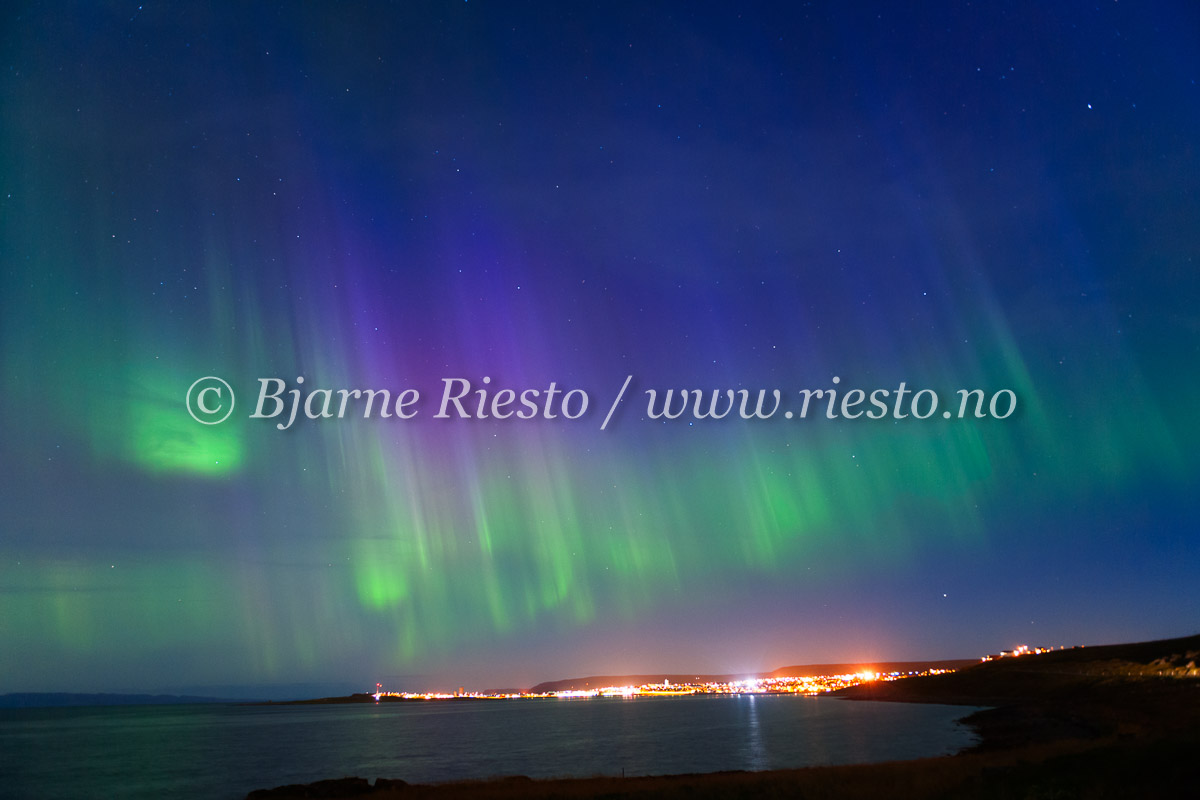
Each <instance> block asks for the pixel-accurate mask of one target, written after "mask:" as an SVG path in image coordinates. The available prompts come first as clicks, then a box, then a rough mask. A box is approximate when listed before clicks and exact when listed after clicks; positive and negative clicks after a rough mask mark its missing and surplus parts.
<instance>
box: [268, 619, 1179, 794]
mask: <svg viewBox="0 0 1200 800" xmlns="http://www.w3.org/2000/svg"><path fill="white" fill-rule="evenodd" d="M1198 665H1200V635H1197V636H1190V637H1187V638H1183V639H1168V640H1163V641H1157V642H1143V643H1139V644H1128V645H1111V646H1105V647H1087V648H1077V649H1074V650H1063V651H1055V652H1052V653H1044V654H1040V655H1026V656H1020V657H1017V658H1006V659H999V660H996V661H990V662H986V663H982V664H978V665H975V666H972V667H968V668H966V669H963V670H961V671H959V672H956V673H953V674H949V675H934V676H928V677H920V678H907V679H904V680H899V681H893V682H889V683H874V684H863V685H860V686H855V687H853V688H850V689H845V690H842V691H841V692H839V693H838V694H839V695H841V696H843V697H846V698H849V699H859V700H886V701H897V702H926V703H951V704H961V705H973V706H981V705H985V706H993V708H989V709H987V710H985V711H980V712H977V713H975V714H972V715H971V716H970V717H968V718H967V722H968V723H969V724H971V725H972V726H973V727H975V729H976V730H977V731H978V732H979V734H980V743H979V744H978V745H977V746H975V747H973V748H971V749H970V750H969V751H967V752H965V753H962V754H959V755H955V756H944V757H941V758H929V759H920V760H916V761H903V762H892V763H887V764H866V765H857V766H839V767H809V768H805V769H795V770H773V771H769V772H721V773H712V774H705V775H670V776H663V777H642V778H582V779H564V780H546V781H534V780H530V779H529V778H525V777H511V778H500V779H496V780H490V781H465V782H457V783H444V784H436V785H414V784H406V783H404V782H403V781H397V780H387V779H383V778H381V779H379V780H377V781H376V782H375V784H374V785H372V784H370V783H369V782H368V781H367V780H366V779H363V778H342V779H340V780H330V781H319V782H317V783H313V784H307V785H303V786H283V787H279V788H276V789H265V790H259V791H256V792H251V793H250V794H249V795H248V798H247V800H268V799H270V800H291V798H302V797H313V798H316V797H320V798H330V799H336V798H350V797H363V796H366V797H370V798H372V800H390V798H436V799H438V800H442V799H444V798H468V799H470V800H485V799H488V798H504V799H505V800H507V799H508V798H513V799H515V798H527V797H528V798H552V797H555V798H596V797H604V798H659V797H662V798H684V797H687V798H726V797H728V798H776V797H803V798H828V799H829V800H833V798H846V799H851V798H855V799H856V798H864V799H865V798H872V799H874V798H880V797H888V798H898V800H903V799H904V798H939V799H941V798H947V799H953V798H985V799H992V798H994V800H1002V799H1003V800H1007V798H1051V797H1054V798H1142V797H1167V796H1176V797H1190V796H1193V795H1194V792H1195V788H1196V786H1197V785H1200V760H1198V759H1196V758H1195V754H1196V753H1197V752H1200V668H1198Z"/></svg>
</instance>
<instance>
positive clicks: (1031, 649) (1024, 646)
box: [981, 644, 1073, 661]
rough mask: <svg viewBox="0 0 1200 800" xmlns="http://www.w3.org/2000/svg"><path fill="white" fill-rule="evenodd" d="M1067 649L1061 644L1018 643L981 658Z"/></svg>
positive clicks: (988, 658) (1015, 655) (996, 657)
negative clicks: (1015, 645) (1009, 648)
mask: <svg viewBox="0 0 1200 800" xmlns="http://www.w3.org/2000/svg"><path fill="white" fill-rule="evenodd" d="M1066 649H1067V647H1066V645H1059V646H1058V647H1030V646H1029V645H1027V644H1022V645H1018V646H1017V647H1015V648H1013V649H1012V650H1001V651H1000V652H999V653H996V654H994V655H987V656H984V657H983V658H982V659H981V660H982V661H995V660H996V659H998V658H1016V657H1017V656H1031V655H1035V654H1037V653H1050V652H1053V651H1055V650H1066ZM1072 649H1073V648H1072Z"/></svg>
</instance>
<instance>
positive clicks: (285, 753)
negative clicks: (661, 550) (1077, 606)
mask: <svg viewBox="0 0 1200 800" xmlns="http://www.w3.org/2000/svg"><path fill="white" fill-rule="evenodd" d="M971 711H972V709H970V708H966V707H962V706H937V705H909V704H900V703H864V702H850V701H842V700H837V699H833V698H813V697H800V696H794V695H758V696H754V695H742V696H707V697H706V696H692V697H669V698H667V697H662V698H636V699H620V698H611V699H606V698H595V699H589V700H575V701H560V700H510V701H505V700H499V701H437V702H424V703H422V702H414V703H396V704H385V705H380V706H375V705H332V706H228V705H213V706H153V707H144V706H143V707H124V708H72V709H21V710H2V711H0V774H3V775H5V776H6V781H5V783H6V786H5V790H6V791H7V790H13V791H15V792H16V796H37V797H40V798H50V799H53V798H72V797H97V796H110V797H113V796H119V797H129V798H142V797H145V798H152V797H153V798H159V797H163V796H172V797H204V798H242V797H244V796H245V794H246V792H248V791H249V790H251V789H256V788H266V787H271V786H277V785H281V784H286V783H301V782H309V781H314V780H320V779H323V778H331V777H341V776H344V775H358V776H360V777H364V778H368V779H374V778H376V777H381V776H382V777H389V778H403V779H405V780H407V781H410V782H430V781H445V780H457V779H464V778H487V777H493V776H497V775H513V774H521V775H529V776H531V777H539V778H545V777H556V776H589V775H600V774H604V775H620V774H622V773H624V774H626V775H647V774H671V773H687V772H711V771H718V770H760V769H780V768H790V767H802V766H812V765H818V764H845V763H862V762H871V761H889V760H893V759H905V758H919V757H924V756H932V755H939V754H942V753H950V752H954V751H956V750H958V749H961V748H963V747H966V746H968V745H970V744H971V743H972V742H973V741H974V739H973V736H972V734H971V733H970V731H969V730H968V729H967V728H965V727H963V726H961V725H958V724H957V723H956V722H955V720H957V719H960V718H962V717H963V716H966V715H967V714H969V713H970V712H971Z"/></svg>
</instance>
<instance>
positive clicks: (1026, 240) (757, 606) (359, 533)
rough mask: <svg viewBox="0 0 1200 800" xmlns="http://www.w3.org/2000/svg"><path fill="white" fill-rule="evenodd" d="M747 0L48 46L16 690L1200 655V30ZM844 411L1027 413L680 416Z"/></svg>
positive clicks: (20, 232)
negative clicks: (1030, 651)
mask: <svg viewBox="0 0 1200 800" xmlns="http://www.w3.org/2000/svg"><path fill="white" fill-rule="evenodd" d="M743 5H745V4H717V3H678V4H673V3H662V4H623V3H611V2H605V3H582V2H581V3H502V2H487V1H480V0H470V2H414V3H401V4H382V3H362V4H352V5H345V4H339V5H334V4H321V3H258V4H253V5H250V4H245V5H244V4H240V3H211V4H199V3H198V4H186V5H179V4H166V3H158V2H149V0H143V1H142V2H140V3H139V2H136V0H135V1H134V2H100V3H90V2H88V3H62V4H57V3H56V4H39V3H31V4H25V5H21V4H7V5H6V8H5V12H4V14H5V18H4V20H3V24H2V25H0V31H2V33H0V37H2V38H0V54H2V56H3V58H2V62H0V67H2V68H3V69H2V73H0V97H3V101H2V102H0V419H2V420H3V422H2V424H0V476H2V480H0V691H60V690H70V689H78V690H81V691H158V690H166V691H178V690H185V689H186V690H191V691H201V692H203V691H225V692H227V693H228V692H234V691H243V690H244V691H260V692H265V691H267V690H268V689H270V687H276V689H278V687H287V686H297V685H305V686H318V685H319V686H322V687H325V686H333V687H348V688H362V687H363V686H365V685H373V684H374V683H375V681H377V680H380V681H383V682H384V683H385V685H388V686H389V687H392V688H414V689H415V688H443V687H448V686H451V687H452V686H457V685H460V684H468V685H471V686H474V687H478V688H485V687H500V686H528V685H531V684H533V683H535V682H537V681H540V680H544V679H552V678H559V677H566V676H570V675H579V674H596V673H621V672H650V671H673V672H689V671H696V672H749V671H754V670H766V669H773V668H776V667H779V666H782V665H785V664H796V663H812V662H828V661H843V660H857V659H896V660H899V659H909V658H940V657H974V656H979V655H983V654H984V653H990V652H996V651H998V650H1000V649H1004V648H1009V647H1012V646H1015V645H1017V644H1022V643H1025V644H1031V645H1057V644H1078V643H1089V644H1090V643H1103V642H1112V641H1124V640H1139V639H1148V638H1160V637H1167V636H1176V635H1185V634H1191V633H1195V632H1196V631H1197V620H1200V597H1198V595H1197V594H1196V592H1195V586H1196V583H1197V579H1198V578H1200V538H1198V537H1197V530H1196V524H1197V523H1196V519H1197V516H1198V512H1200V495H1198V494H1197V492H1196V487H1197V478H1198V477H1200V459H1198V458H1197V455H1196V453H1197V450H1198V448H1200V424H1198V423H1197V419H1196V407H1197V406H1196V398H1197V397H1198V396H1200V377H1198V375H1200V373H1198V370H1197V368H1196V367H1197V363H1198V357H1200V316H1198V314H1197V310H1196V309H1197V300H1198V299H1200V272H1198V264H1197V256H1198V254H1200V192H1198V191H1197V189H1198V187H1200V150H1198V149H1197V142H1200V86H1198V85H1197V80H1198V79H1200V55H1198V54H1200V48H1197V47H1196V41H1197V37H1198V35H1200V10H1198V9H1197V8H1196V6H1195V5H1194V4H1191V3H1185V2H1179V3H1146V4H1126V3H1121V4H1118V3H1114V2H1108V1H1107V0H1105V2H1100V3H1095V2H1093V3H1070V2H1067V3H1054V4H1050V5H1047V4H1035V3H988V4H982V5H975V4H965V3H949V2H947V3H941V2H931V3H922V4H920V5H919V7H917V8H916V9H915V10H914V9H902V8H900V7H898V6H896V5H895V4H893V3H874V4H873V3H820V2H817V3H805V4H801V3H794V4H793V3H788V4H773V5H768V4H761V5H757V6H754V5H750V6H746V7H743ZM210 375H212V376H220V377H222V378H224V379H225V380H227V381H228V382H229V383H230V385H231V387H232V388H233V389H234V390H235V391H236V392H237V393H238V405H237V410H236V411H235V412H234V413H233V414H232V416H231V417H230V419H228V420H227V421H226V422H224V423H222V424H220V425H211V426H208V425H201V424H198V423H197V422H196V421H194V420H193V419H192V418H191V416H189V414H188V412H187V409H186V407H185V403H184V398H185V394H186V392H187V390H188V387H189V386H190V385H191V383H192V382H193V381H194V380H196V379H197V378H200V377H203V376H210ZM630 375H632V376H633V377H632V380H631V382H630V387H629V393H628V395H627V399H626V402H625V404H623V405H622V406H621V407H620V408H619V409H618V411H617V412H616V414H615V415H614V417H613V420H612V422H610V424H609V426H608V428H607V429H606V430H603V431H602V430H600V425H601V422H602V421H603V418H604V416H605V413H606V412H607V409H608V407H609V404H610V403H611V402H612V399H613V398H614V397H615V396H616V393H617V391H618V390H619V389H620V387H621V385H622V383H623V382H624V381H625V379H626V377H627V376H630ZM298 376H303V377H304V378H305V382H306V385H307V386H308V387H331V388H339V387H346V388H355V387H357V388H387V389H390V390H392V391H399V390H401V389H404V388H416V389H418V390H419V391H420V393H421V397H422V405H420V406H419V409H420V413H419V414H418V415H417V416H416V417H414V418H413V419H411V420H398V419H394V418H393V419H381V418H372V419H362V418H358V417H355V418H347V419H342V420H307V419H300V420H298V421H297V423H296V425H295V426H293V427H292V428H290V429H288V430H286V431H280V430H278V429H277V428H276V427H275V425H274V421H269V420H261V419H252V418H250V416H249V413H250V411H251V410H252V409H253V405H254V396H255V394H256V392H257V386H258V384H257V381H258V379H259V378H262V377H279V378H281V379H283V380H285V381H287V382H289V388H293V387H294V386H295V385H296V383H295V379H296V378H297V377H298ZM484 376H487V377H489V378H491V380H492V384H491V386H492V387H494V388H497V389H498V388H506V387H507V388H512V389H514V390H517V391H520V390H523V389H527V388H533V389H539V390H544V389H545V388H546V387H548V385H549V384H550V382H552V381H553V382H555V383H556V385H557V386H558V387H560V388H561V389H564V390H565V389H572V388H574V389H582V390H583V391H585V392H587V393H588V396H589V398H590V401H591V404H590V407H589V409H588V411H587V412H586V413H585V414H584V415H583V416H582V417H580V418H579V419H577V420H567V419H562V418H561V417H560V418H559V419H554V420H548V419H533V420H517V419H508V420H494V419H487V420H480V419H466V420H463V419H441V420H439V419H436V418H434V413H435V411H436V406H437V399H438V397H439V396H440V392H441V386H442V384H441V381H442V379H443V378H447V377H462V378H466V379H468V380H470V381H471V382H472V384H473V386H474V387H475V388H479V387H481V386H482V383H481V381H482V379H483V377H484ZM834 376H837V377H839V378H840V380H841V387H842V388H844V389H848V388H852V387H860V388H863V389H866V390H870V389H873V388H877V387H879V388H895V387H896V386H897V385H898V384H899V382H900V381H905V382H906V384H907V385H908V386H909V387H912V388H914V389H916V388H931V389H933V390H935V391H938V392H939V393H941V394H942V396H951V395H952V394H953V392H954V391H955V390H957V389H959V388H963V387H965V388H981V389H984V390H986V391H987V392H989V393H990V392H995V391H998V390H1000V389H1010V390H1011V391H1012V392H1013V393H1014V395H1015V396H1016V397H1017V398H1018V409H1017V411H1016V413H1014V414H1013V415H1012V416H1010V417H1009V418H1007V419H1002V420H1001V419H991V418H985V419H974V418H969V419H961V420H960V419H950V420H943V419H942V418H941V415H940V413H939V414H938V415H935V416H934V417H932V418H930V419H928V420H925V421H917V420H913V419H907V420H896V419H891V418H885V419H880V420H867V419H857V420H847V419H840V418H839V419H827V418H824V417H819V416H810V417H808V418H805V419H799V418H796V419H792V420H784V419H782V418H781V417H778V416H776V417H772V418H771V419H767V420H761V419H759V420H743V419H730V418H727V419H723V420H695V419H692V420H690V421H689V420H687V419H683V418H681V419H678V420H673V421H666V420H655V419H651V418H649V417H648V416H647V413H646V407H645V406H646V392H647V391H648V390H658V391H660V392H661V391H665V390H666V389H668V388H674V389H676V390H679V389H685V388H686V389H693V388H698V389H702V390H704V391H706V392H707V391H711V390H713V389H720V390H724V389H743V388H744V389H748V390H758V389H780V390H781V391H782V392H784V393H785V394H786V395H787V396H788V397H791V396H793V395H794V393H795V392H797V391H798V390H800V389H804V388H813V389H820V388H826V389H828V388H831V387H832V386H833V384H832V383H831V381H832V379H833V377H834ZM791 407H794V406H791ZM237 687H242V688H240V689H239V688H237ZM245 687H250V688H245ZM255 687H257V689H255Z"/></svg>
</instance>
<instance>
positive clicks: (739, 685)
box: [372, 669, 953, 703]
mask: <svg viewBox="0 0 1200 800" xmlns="http://www.w3.org/2000/svg"><path fill="white" fill-rule="evenodd" d="M946 672H953V670H949V669H932V670H923V671H921V672H886V673H885V672H854V673H846V674H842V675H811V676H804V677H795V678H788V677H779V678H747V679H745V680H739V681H729V682H704V683H672V682H671V681H669V680H666V681H663V682H662V683H645V684H642V685H640V686H603V687H597V688H592V689H560V690H557V691H550V692H467V691H465V690H462V689H460V690H459V691H457V692H453V693H449V692H385V691H383V689H382V687H381V686H380V685H379V684H376V687H375V692H373V693H372V694H373V696H374V698H375V702H377V703H378V702H380V701H381V700H508V699H535V698H557V699H576V698H589V697H628V698H631V697H664V696H665V697H678V696H681V695H693V694H724V695H742V694H753V695H760V694H802V695H819V694H824V693H826V692H832V691H836V690H838V689H845V688H846V687H848V686H856V685H858V684H860V683H868V682H870V681H894V680H897V679H899V678H909V677H915V676H918V675H940V674H942V673H946Z"/></svg>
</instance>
